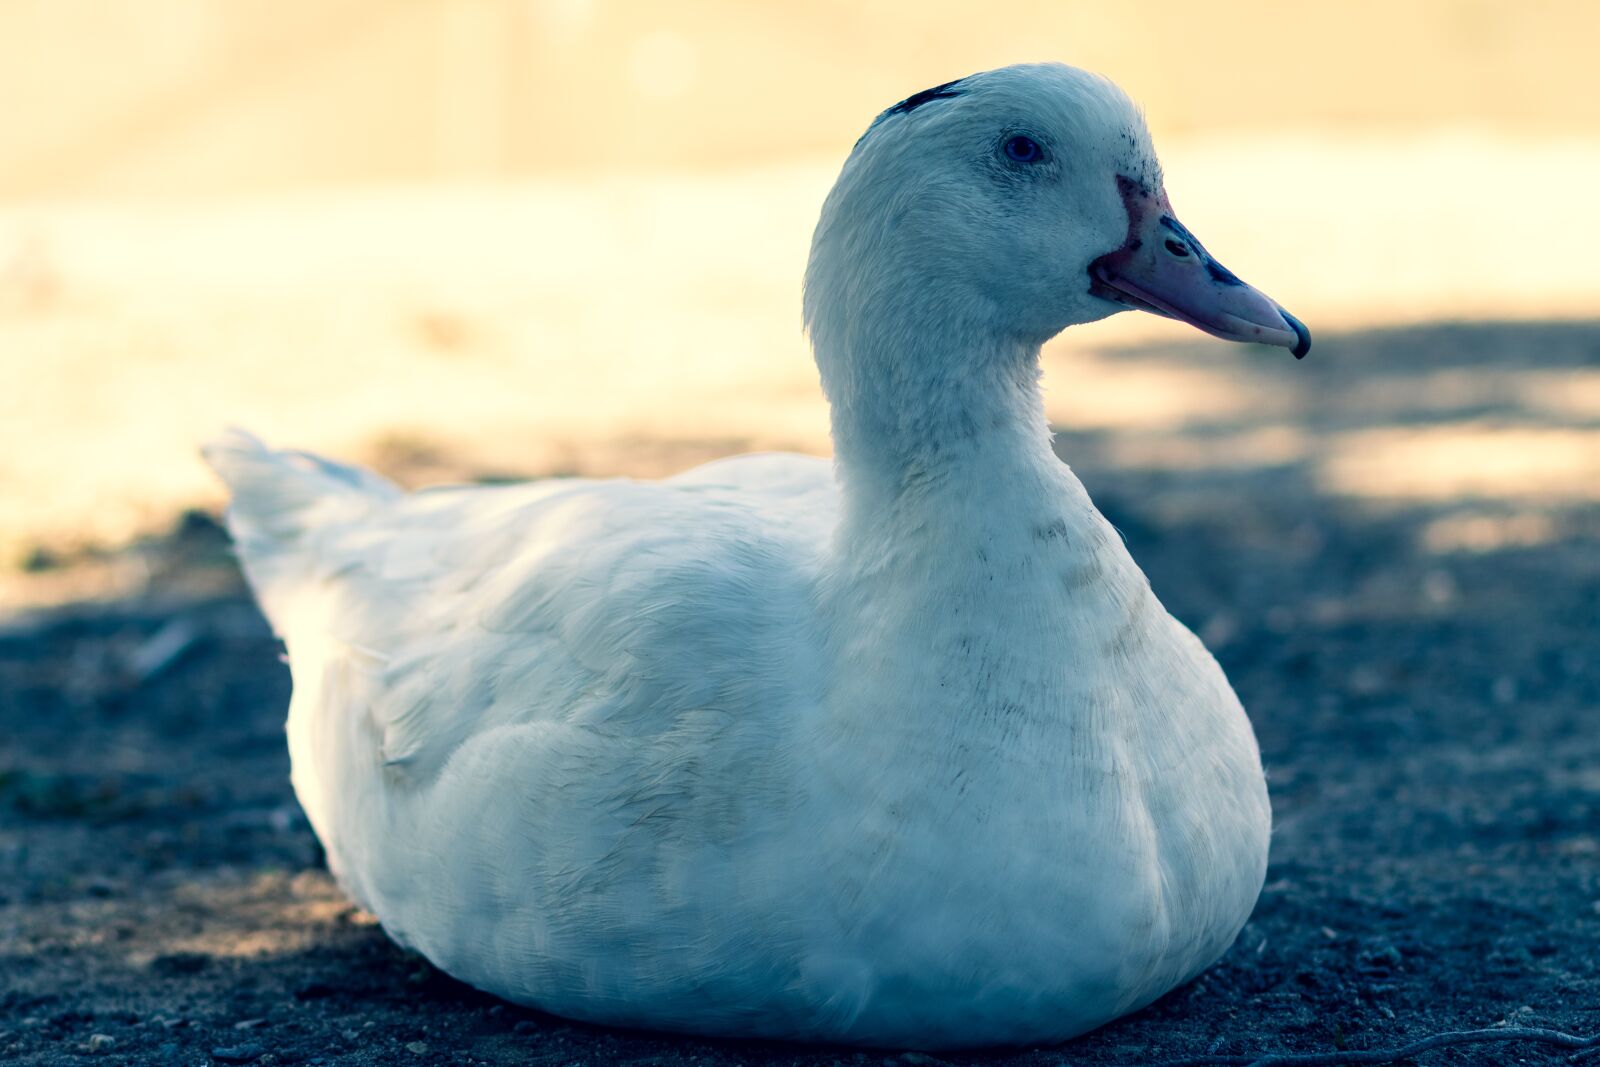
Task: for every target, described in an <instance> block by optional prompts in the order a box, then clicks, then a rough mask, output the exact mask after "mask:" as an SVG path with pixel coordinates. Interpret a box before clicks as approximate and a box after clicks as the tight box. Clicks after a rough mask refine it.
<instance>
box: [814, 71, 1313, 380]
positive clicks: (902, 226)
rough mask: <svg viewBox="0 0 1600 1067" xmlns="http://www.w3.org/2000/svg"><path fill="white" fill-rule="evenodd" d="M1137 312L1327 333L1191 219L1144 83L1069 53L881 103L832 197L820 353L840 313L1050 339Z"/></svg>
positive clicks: (1254, 328) (1230, 331)
mask: <svg viewBox="0 0 1600 1067" xmlns="http://www.w3.org/2000/svg"><path fill="white" fill-rule="evenodd" d="M890 305H893V306H892V307H891V306H890ZM1130 309H1136V310H1140V311H1148V312H1153V313H1155V314H1158V315H1164V316H1167V317H1170V318H1174V319H1179V320H1181V321H1183V322H1187V323H1189V324H1190V325H1193V326H1196V327H1198V328H1199V329H1201V330H1204V331H1205V332H1207V333H1209V334H1212V335H1213V336H1216V337H1221V338H1225V339H1227V340H1232V341H1253V342H1257V343H1261V344H1268V345H1277V346H1280V347H1283V348H1287V349H1289V350H1291V351H1292V352H1293V353H1294V355H1295V356H1296V357H1299V356H1304V355H1305V354H1306V352H1307V350H1308V349H1309V348H1310V345H1311V335H1310V333H1309V332H1308V331H1307V330H1306V328H1305V327H1304V326H1303V325H1301V324H1300V322H1299V321H1298V320H1297V319H1295V318H1294V317H1293V316H1292V315H1290V314H1289V313H1288V312H1286V311H1284V310H1283V309H1282V308H1281V307H1279V306H1278V305H1277V304H1276V303H1275V302H1274V301H1272V300H1271V299H1269V298H1268V297H1267V296H1265V295H1264V294H1263V293H1261V292H1259V291H1258V290H1256V289H1254V288H1252V287H1251V286H1249V285H1247V284H1245V283H1244V282H1243V281H1241V280H1240V279H1239V278H1238V277H1237V276H1236V275H1234V274H1233V273H1232V272H1231V271H1229V270H1227V269H1226V268H1225V267H1223V266H1222V265H1221V264H1220V263H1218V262H1217V261H1216V260H1215V259H1213V258H1212V256H1211V255H1210V253H1208V252H1207V251H1206V249H1205V247H1204V246H1203V245H1202V244H1201V243H1200V241H1199V240H1197V239H1196V238H1195V236H1194V235H1193V234H1192V233H1190V232H1189V230H1188V229H1186V228H1185V227H1184V226H1183V224H1182V223H1181V222H1179V221H1178V219H1177V216H1176V214H1175V213H1174V212H1173V210H1172V205H1171V202H1170V201H1169V200H1168V198H1167V195H1166V191H1165V189H1164V187H1163V184H1162V175H1161V167H1160V164H1159V163H1158V162H1157V159H1156V154H1155V150H1154V148H1153V147H1152V145H1151V142H1150V135H1149V133H1148V131H1147V130H1146V129H1145V124H1144V120H1143V117H1142V116H1141V115H1140V113H1139V111H1138V109H1137V108H1136V107H1135V106H1134V105H1133V103H1132V102H1131V101H1130V100H1129V99H1128V97H1127V96H1126V95H1125V94H1124V93H1123V92H1122V91H1121V90H1120V89H1118V88H1117V87H1116V86H1115V85H1113V84H1111V83H1110V82H1109V81H1107V80H1105V79H1104V78H1101V77H1099V76H1097V75H1094V74H1089V73H1087V72H1085V71H1081V70H1077V69H1074V68H1072V67H1067V66H1062V65H1059V64H1042V65H1030V66H1014V67H1005V68H1002V69H999V70H993V71H989V72H986V73H983V74H976V75H973V76H971V77H968V78H963V79H961V80H959V81H955V82H950V83H948V84H945V85H940V86H936V87H934V88H932V89H927V90H924V91H923V92H920V93H917V94H916V95H914V96H911V97H909V98H907V99H906V100H903V101H901V102H900V103H898V104H896V105H894V106H893V107H891V108H889V109H888V110H886V111H884V112H883V113H882V114H880V115H879V116H878V117H877V118H876V119H875V120H874V121H873V123H872V125H871V127H870V128H869V129H868V130H867V132H866V133H865V134H864V135H863V136H862V137H861V139H860V140H859V141H858V142H857V143H856V146H855V149H854V150H853V151H852V153H851V155H850V158H849V159H848V160H847V162H846V163H845V166H844V169H843V171H842V172H841V174H840V176H839V180H838V182H837V183H836V184H835V186H834V189H833V191H832V193H830V195H829V198H828V202H827V204H826V205H825V206H824V209H823V214H822V219H821V221H820V222H819V224H818V226H817V231H816V235H815V237H814V239H813V243H812V254H811V261H810V265H809V267H808V270H807V277H806V318H807V324H808V326H809V327H810V329H811V331H812V335H813V339H814V340H818V341H819V344H818V349H819V362H822V360H823V356H822V354H821V353H822V349H823V344H822V343H821V342H822V341H824V340H825V338H821V337H819V333H821V334H827V333H828V332H829V331H830V327H831V326H832V324H831V323H829V322H828V321H826V320H827V317H828V316H830V315H833V316H835V317H849V318H851V319H852V320H864V319H871V320H876V321H879V322H884V321H889V322H895V323H896V324H897V325H896V327H895V328H897V329H898V331H899V332H900V333H901V334H906V333H909V332H913V331H914V330H915V329H916V328H917V324H919V323H920V324H921V325H922V326H923V327H924V328H925V329H937V330H941V331H945V332H952V331H953V332H956V333H960V334H963V335H966V336H969V337H978V336H981V335H990V336H992V337H994V338H996V339H1005V340H1010V341H1018V342H1021V343H1022V344H1023V345H1025V346H1031V347H1036V346H1037V345H1039V344H1042V343H1043V342H1044V341H1045V340H1047V339H1048V338H1050V337H1051V336H1053V335H1054V334H1056V333H1058V332H1059V331H1060V330H1062V329H1063V328H1065V327H1067V326H1070V325H1073V324H1076V323H1085V322H1092V321H1094V320H1096V319H1101V318H1104V317H1106V316H1107V315H1111V314H1114V313H1115V312H1118V311H1125V310H1130ZM823 371H824V379H825V381H826V379H827V377H828V367H827V366H824V367H823Z"/></svg>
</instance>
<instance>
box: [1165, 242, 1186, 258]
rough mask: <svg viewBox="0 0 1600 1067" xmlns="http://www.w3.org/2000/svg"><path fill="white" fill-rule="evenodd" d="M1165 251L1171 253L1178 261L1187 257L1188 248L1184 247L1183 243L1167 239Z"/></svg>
mask: <svg viewBox="0 0 1600 1067" xmlns="http://www.w3.org/2000/svg"><path fill="white" fill-rule="evenodd" d="M1167 251H1168V252H1171V253H1172V254H1173V255H1175V256H1177V257H1178V258H1179V259H1187V258H1188V256H1189V249H1188V247H1187V246H1185V245H1184V244H1183V242H1181V241H1174V240H1173V239H1172V238H1170V237H1169V238H1167Z"/></svg>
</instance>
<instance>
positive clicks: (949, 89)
mask: <svg viewBox="0 0 1600 1067" xmlns="http://www.w3.org/2000/svg"><path fill="white" fill-rule="evenodd" d="M965 80H966V79H965V78H957V79H956V80H955V81H953V82H945V83H944V84H943V85H935V86H934V87H933V88H932V89H924V90H922V92H920V93H912V94H911V95H910V96H908V97H906V98H905V99H904V100H902V101H900V102H899V103H898V104H896V105H894V107H891V108H889V109H887V110H885V111H884V113H883V114H882V115H879V116H878V118H880V119H884V118H888V117H889V116H890V115H905V114H909V113H910V112H913V111H915V110H916V109H917V108H919V107H921V106H922V105H923V104H926V103H928V102H929V101H932V100H948V99H950V98H951V97H956V96H960V95H961V90H959V89H957V88H956V86H958V85H960V84H961V83H962V82H963V81H965Z"/></svg>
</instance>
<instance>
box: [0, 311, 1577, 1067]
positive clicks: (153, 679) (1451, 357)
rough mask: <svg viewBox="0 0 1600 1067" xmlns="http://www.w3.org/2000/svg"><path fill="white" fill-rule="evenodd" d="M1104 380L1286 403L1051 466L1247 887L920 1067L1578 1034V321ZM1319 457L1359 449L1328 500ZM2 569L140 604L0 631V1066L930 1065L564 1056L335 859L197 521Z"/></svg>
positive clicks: (1135, 1060)
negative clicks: (1193, 686)
mask: <svg viewBox="0 0 1600 1067" xmlns="http://www.w3.org/2000/svg"><path fill="white" fill-rule="evenodd" d="M1118 359H1119V360H1120V361H1122V362H1125V363H1126V364H1127V365H1128V366H1130V367H1136V368H1142V369H1144V370H1147V371H1150V372H1153V373H1157V374H1161V373H1165V372H1166V370H1167V368H1172V369H1173V371H1174V372H1176V371H1177V370H1179V369H1181V368H1182V367H1183V366H1186V365H1191V364H1205V365H1207V366H1208V367H1212V368H1214V369H1215V368H1219V367H1220V368H1223V369H1224V370H1226V371H1227V372H1228V373H1229V374H1230V375H1233V376H1234V377H1235V379H1236V380H1238V381H1241V382H1244V381H1250V382H1255V383H1258V384H1260V385H1262V386H1264V387H1270V389H1271V390H1272V393H1271V395H1272V396H1273V397H1275V398H1276V399H1275V400H1274V402H1273V404H1272V405H1271V406H1270V410H1265V409H1263V410H1262V411H1260V412H1255V411H1252V410H1249V409H1246V410H1243V411H1233V412H1231V413H1229V414H1227V415H1226V416H1219V417H1218V418H1214V419H1210V420H1205V419H1202V420H1197V421H1190V422H1187V423H1183V424H1181V425H1179V426H1178V427H1176V428H1173V427H1164V428H1161V429H1159V430H1152V431H1149V432H1145V433H1139V432H1134V431H1126V432H1124V431H1115V430H1103V431H1097V432H1093V433H1072V432H1065V431H1064V432H1063V433H1062V434H1061V436H1060V438H1059V450H1060V452H1061V454H1062V456H1063V457H1064V458H1066V459H1068V460H1069V461H1070V462H1071V463H1072V465H1073V466H1074V468H1075V469H1076V470H1077V471H1078V473H1079V474H1080V476H1081V477H1082V478H1083V480H1084V481H1085V483H1086V484H1087V485H1088V487H1089V489H1090V491H1091V492H1092V493H1093V494H1094V496H1095V498H1096V500H1097V501H1098V502H1099V504H1100V506H1101V508H1102V510H1104V511H1105V512H1106V514H1107V515H1108V516H1109V517H1110V518H1111V519H1112V521H1113V522H1115V523H1116V524H1117V526H1118V527H1120V528H1121V530H1122V531H1123V532H1124V534H1125V535H1126V537H1127V540H1128V543H1129V545H1130V547H1131V549H1132V551H1133V553H1134V555H1135V557H1136V558H1137V559H1138V560H1139V562H1140V563H1141V564H1142V565H1143V566H1144V567H1145V569H1146V571H1147V572H1148V573H1149V575H1150V577H1151V579H1152V581H1153V583H1154V585H1155V588H1156V591H1157V593H1158V594H1159V595H1160V596H1161V598H1162V599H1163V600H1164V602H1165V603H1166V604H1167V605H1168V607H1169V608H1170V609H1171V610H1172V611H1173V612H1174V613H1175V614H1176V615H1177V616H1178V617H1179V618H1181V619H1183V620H1184V621H1185V622H1187V623H1188V624H1189V625H1191V626H1192V627H1194V628H1195V629H1196V630H1197V632H1199V633H1201V634H1202V636H1203V637H1204V638H1205V639H1206V641H1207V643H1208V644H1209V645H1210V646H1211V648H1212V649H1213V650H1214V651H1215V652H1216V653H1217V655H1218V657H1219V658H1220V659H1221V661H1222V663H1223V666H1224V667H1225V668H1226V670H1227V672H1228V675H1229V677H1230V678H1231V679H1232V680H1233V683H1234V685H1235V687H1236V688H1237V689H1238V691H1239V693H1240V695H1241V697H1242V698H1243V700H1244V703H1245V706H1246V708H1248V709H1249V711H1250V714H1251V717H1252V719H1253V721H1254V723H1255V728H1256V731H1257V734H1258V735H1259V737H1260V740H1261V746H1262V750H1263V755H1264V758H1265V762H1266V765H1267V767H1268V771H1269V776H1270V784H1271V790H1272V799H1273V806H1274V810H1275V819H1276V833H1275V837H1274V841H1273V852H1272V861H1271V867H1270V869H1269V872H1268V875H1267V884H1266V888H1265V891H1264V892H1263V893H1262V896H1261V900H1260V903H1259V905H1258V907H1257V909H1256V912H1255V915H1254V917H1253V919H1252V920H1251V922H1250V924H1249V925H1248V926H1247V927H1246V928H1245V930H1244V932H1243V934H1242V935H1241V936H1240V938H1239V940H1238V942H1237V944H1236V945H1235V946H1234V947H1233V949H1232V950H1231V951H1230V952H1229V953H1228V954H1227V956H1226V957H1225V958H1224V959H1223V960H1222V962H1221V963H1219V964H1218V965H1217V966H1216V967H1214V968H1213V969H1211V970H1210V971H1209V972H1207V973H1206V974H1205V975H1204V976H1203V977H1201V978H1200V979H1198V980H1197V981H1195V982H1193V983H1192V984H1190V985H1188V986H1186V987H1184V988H1182V989H1179V990H1177V991H1175V992H1173V993H1171V994H1170V995H1168V996H1167V997H1165V998H1164V999H1162V1000H1161V1001H1160V1002H1158V1003H1157V1004H1156V1005H1154V1006H1153V1007H1151V1008H1149V1009H1147V1010H1145V1011H1143V1012H1140V1013H1138V1014H1137V1015H1134V1016H1132V1017H1130V1018H1127V1019H1123V1020H1121V1021H1119V1022H1116V1023H1114V1024H1112V1025H1110V1026H1107V1027H1105V1028H1103V1029H1101V1030H1100V1031H1098V1032H1096V1033H1094V1034H1091V1035H1089V1036H1087V1037H1085V1038H1082V1039H1080V1040H1078V1041H1074V1042H1072V1043H1069V1044H1067V1045H1065V1046H1062V1047H1059V1048H1046V1049H1027V1050H1020V1051H1012V1052H1004V1053H984V1054H974V1055H955V1056H947V1057H942V1058H943V1059H945V1060H948V1061H949V1062H953V1063H961V1064H968V1063H970V1064H980V1063H981V1064H1001V1063H1014V1064H1019V1065H1021V1064H1045V1063H1049V1064H1059V1063H1069V1064H1133V1065H1147V1064H1160V1063H1164V1062H1167V1061H1170V1060H1178V1059H1184V1058H1190V1057H1196V1056H1205V1055H1218V1056H1226V1055H1247V1054H1256V1053H1260V1054H1265V1053H1269V1052H1296V1051H1299V1052H1308V1051H1334V1050H1338V1049H1344V1048H1349V1049H1360V1048H1375V1047H1381V1046H1389V1045H1393V1044H1398V1043H1401V1042H1403V1041H1404V1040H1405V1039H1408V1038H1412V1037H1417V1036H1421V1035H1424V1034H1427V1033H1430V1032H1433V1031H1438V1030H1454V1029H1466V1028H1472V1027H1490V1026H1495V1025H1497V1024H1507V1025H1544V1026H1551V1027H1555V1028H1558V1029H1562V1030H1567V1031H1571V1032H1575V1033H1593V1032H1597V1031H1600V729H1597V727H1600V634H1597V630H1596V626H1595V622H1596V619H1597V617H1600V479H1597V478H1595V477H1592V474H1593V471H1594V463H1595V462H1596V457H1595V456H1594V455H1593V454H1592V453H1591V451H1590V450H1591V449H1592V448H1593V446H1594V444H1595V442H1596V440H1597V438H1596V437H1595V435H1594V431H1595V430H1597V429H1600V403H1596V402H1595V400H1594V398H1593V397H1592V396H1590V393H1589V392H1585V390H1589V391H1590V392H1592V391H1593V390H1594V388H1595V385H1594V383H1595V381H1596V377H1595V375H1596V369H1597V368H1600V323H1564V324H1561V323H1551V324H1520V325H1518V324H1487V325H1439V326H1432V327H1426V328H1416V329H1406V330H1392V331H1385V332H1375V333H1359V334H1349V335H1345V336H1337V337H1329V338H1319V342H1318V347H1317V349H1316V351H1314V352H1313V354H1312V356H1311V357H1310V358H1309V359H1308V360H1306V361H1305V362H1304V363H1299V364H1297V363H1295V362H1293V361H1292V360H1288V359H1287V358H1285V357H1284V356H1283V354H1282V353H1275V352H1262V351H1251V350H1245V349H1236V348H1224V347H1223V346H1220V345H1218V344H1215V343H1211V342H1197V343H1196V344H1195V345H1193V346H1191V347H1189V348H1182V349H1164V350H1161V351H1154V350H1132V351H1128V352H1125V353H1122V354H1121V355H1120V356H1119V357H1118ZM1552 396H1553V399H1552ZM1586 397H1587V398H1588V399H1585V398H1586ZM1362 435H1365V436H1362ZM1334 438H1338V440H1339V441H1341V442H1343V445H1342V447H1344V448H1345V450H1346V452H1349V448H1350V443H1351V442H1352V441H1355V442H1364V443H1365V444H1364V446H1363V447H1364V449H1365V452H1363V451H1361V450H1357V451H1356V452H1355V453H1354V454H1353V455H1352V456H1351V457H1350V458H1349V459H1348V461H1346V462H1343V464H1342V465H1341V466H1339V467H1337V468H1336V469H1333V470H1332V471H1331V473H1330V471H1329V469H1328V468H1327V467H1325V466H1319V465H1318V463H1317V460H1318V458H1319V456H1320V455H1321V454H1322V450H1323V449H1324V448H1325V447H1328V446H1329V442H1331V441H1332V440H1333V439H1334ZM717 447H725V446H717ZM708 450H714V449H710V448H708ZM1497 472H1498V473H1497ZM402 473H403V472H402ZM532 473H538V472H532ZM30 566H32V567H33V569H34V571H35V572H36V573H35V575H34V576H33V577H34V578H36V579H37V580H38V581H40V582H50V581H61V582H69V581H80V582H82V583H84V585H85V591H86V593H92V592H93V586H94V581H95V579H94V575H96V574H97V573H100V571H99V570H97V568H99V569H101V570H103V569H106V568H127V567H130V566H131V567H136V568H138V569H139V570H140V573H141V574H142V575H143V577H142V580H141V583H140V584H141V586H142V591H141V592H140V593H139V595H137V596H133V597H128V598H123V599H119V600H115V601H111V602H104V601H100V600H96V599H93V598H92V597H86V598H85V599H82V600H80V601H79V602H77V603H74V604H71V605H68V606H66V607H64V608H59V609H53V610H51V611H50V612H48V613H34V614H26V615H17V616H14V617H12V618H10V619H9V620H6V621H5V622H4V624H3V628H0V1059H3V1060H4V1061H5V1062H8V1063H15V1064H24V1065H45V1064H49V1065H56V1064H64V1063H78V1062H80V1061H83V1060H89V1061H91V1062H94V1061H99V1062H105V1063H130V1064H143V1063H169V1062H170V1063H190V1064H193V1063H200V1064H203V1063H207V1062H218V1063H250V1062H253V1063H259V1064H274V1063H276V1064H295V1063H308V1064H330V1065H331V1064H352V1065H353V1064H376V1063H404V1064H411V1063H415V1064H419V1065H421V1064H434V1063H438V1064H444V1063H451V1064H454V1063H485V1064H512V1063H552V1064H580V1063H581V1064H605V1063H639V1064H645V1063H662V1064H689V1063H695V1064H701V1065H717V1064H727V1063H752V1062H760V1063H785V1064H788V1063H793V1064H806V1065H811V1064H815V1065H832V1064H845V1065H852V1064H875V1063H880V1062H881V1063H885V1064H889V1065H894V1064H897V1063H909V1064H926V1063H930V1062H933V1060H932V1058H931V1057H922V1056H920V1055H919V1054H916V1053H910V1054H906V1055H895V1054H892V1053H890V1054H885V1053H882V1052H872V1053H858V1052H855V1051H853V1050H847V1049H831V1048H825V1049H813V1048H800V1047H790V1046H783V1045H755V1044H748V1043H727V1042H717V1041H706V1040H694V1039H685V1038H677V1037H664V1036H660V1035H652V1034H639V1033H628V1032H618V1031H611V1030H605V1029H599V1028H595V1027H589V1026H582V1025H575V1024H571V1023H567V1022H564V1021H562V1020H560V1019H556V1018H552V1017H549V1016H545V1015H542V1014H540V1013H538V1012H534V1011H529V1010H525V1009H522V1008H517V1007H513V1006H511V1005H508V1004H503V1003H500V1002H497V1001H496V1000H494V999H493V998H490V997H487V996H485V995H482V994H479V993H477V992H475V991H473V990H471V989H469V988H467V987H465V986H462V985H460V984H458V983H456V982H454V981H452V980H450V979H448V978H446V977H444V976H443V975H441V974H439V973H438V972H436V971H434V970H433V969H432V968H431V967H430V966H429V965H428V964H427V963H426V962H425V961H423V960H421V959H420V958H418V957H416V956H412V955H408V954H407V953H405V952H402V951H401V950H399V949H397V948H396V947H394V946H393V945H391V944H390V943H389V942H388V941H387V940H386V939H385V937H384V935H383V933H382V931H381V930H380V929H379V928H378V927H377V926H375V925H374V924H373V922H372V921H371V919H370V918H369V917H367V916H365V915H363V914H361V913H360V912H358V911H356V910H355V909H353V908H351V907H349V906H348V905H347V904H345V903H344V902H343V901H342V900H341V898H340V896H339V894H338V892H337V891H336V890H335V888H334V887H333V885H332V884H331V882H330V881H329V878H328V876H327V874H326V872H325V870H324V869H323V867H322V866H321V864H320V862H319V859H320V857H319V850H318V846H317V843H316V841H315V839H314V837H313V836H312V834H311V832H310V830H309V828H308V827H307V825H306V822H305V820H304V818H303V816H302V815H301V814H300V812H299V810H298V808H297V807H296V805H295V801H294V798H293V795H292V793H291V792H290V789H289V784H288V779H287V771H288V766H287V757H286V754H285V751H284V744H283V736H282V720H283V713H284V707H285V702H286V700H287V697H288V693H289V680H288V674H287V671H286V669H285V668H284V667H283V665H282V664H281V662H280V661H279V658H278V657H279V651H280V650H279V647H278V645H277V644H276V643H275V642H274V640H273V639H272V637H271V635H270V634H269V632H268V631H267V629H266V626H265V624H264V623H263V622H262V620H261V618H260V616H259V615H258V614H257V613H256V611H255V609H254V607H253V606H252V604H251V603H250V601H249V600H248V599H247V598H246V596H245V594H244V592H243V590H242V588H241V587H240V585H239V583H238V579H237V575H236V574H235V573H234V572H233V570H232V568H231V563H230V562H229V557H228V554H227V550H226V545H225V540H224V538H223V536H222V534H221V532H220V530H219V529H218V528H217V526H216V525H215V522H214V521H213V520H211V519H209V518H208V517H206V516H204V515H200V514H193V515H189V516H186V517H185V518H183V519H182V520H181V521H180V522H178V523H177V524H176V525H175V527H174V529H173V531H172V533H171V534H170V535H169V536H167V537H165V538H162V539H159V540H157V541H153V542H150V543H148V544H143V545H140V546H135V547H134V548H131V549H129V550H128V551H127V552H125V553H123V554H121V555H120V556H118V557H116V558H114V559H95V558H87V559H73V558H60V557H57V556H55V555H53V554H51V553H50V552H49V551H48V548H47V546H46V547H42V548H41V550H40V552H39V553H37V554H36V555H35V556H34V557H33V558H32V560H31V561H30ZM75 576H76V577H75ZM85 576H87V577H85ZM1565 1056H1566V1053H1564V1052H1560V1051H1557V1050H1551V1049H1548V1048H1544V1047H1540V1046H1534V1045H1515V1046H1511V1045H1505V1046H1480V1047H1475V1048H1470V1049H1465V1050H1454V1051H1445V1052H1438V1053H1433V1054H1430V1058H1429V1059H1428V1060H1427V1061H1426V1062H1430V1063H1431V1062H1439V1063H1459V1064H1500V1063H1518V1062H1525V1063H1534V1064H1537V1063H1547V1062H1548V1063H1554V1062H1564V1061H1565ZM208 1058H209V1060H208Z"/></svg>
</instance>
